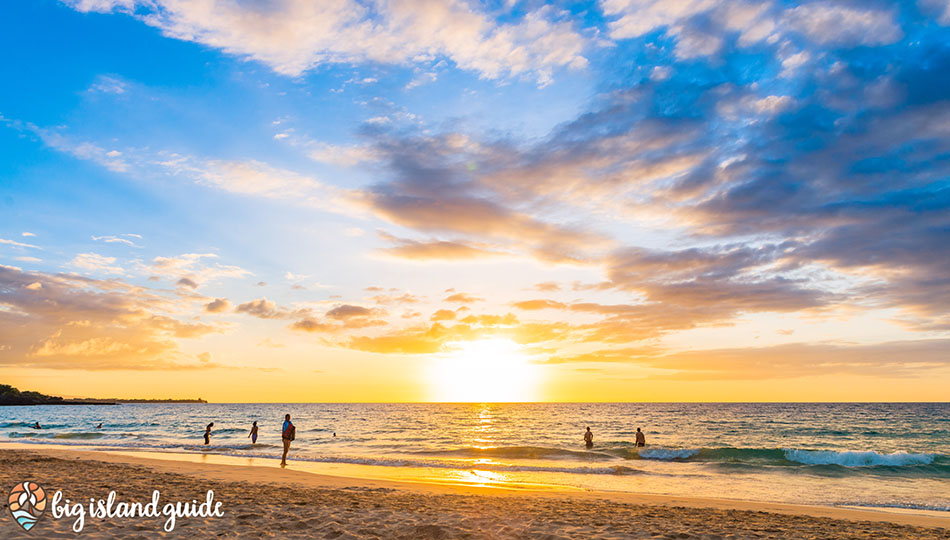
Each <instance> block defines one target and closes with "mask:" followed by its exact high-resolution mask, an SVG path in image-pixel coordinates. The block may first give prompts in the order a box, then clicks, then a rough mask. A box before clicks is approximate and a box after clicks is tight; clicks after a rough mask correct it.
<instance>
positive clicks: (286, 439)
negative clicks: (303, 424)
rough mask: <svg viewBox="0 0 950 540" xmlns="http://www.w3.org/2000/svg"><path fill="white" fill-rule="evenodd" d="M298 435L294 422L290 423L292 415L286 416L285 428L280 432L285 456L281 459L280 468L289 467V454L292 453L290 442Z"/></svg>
mask: <svg viewBox="0 0 950 540" xmlns="http://www.w3.org/2000/svg"><path fill="white" fill-rule="evenodd" d="M296 435H297V428H296V427H294V424H293V422H291V421H290V415H289V414H287V415H284V427H283V429H281V431H280V439H281V441H283V443H284V455H283V456H281V458H280V466H281V467H286V466H287V452H289V451H290V441H292V440H294V438H295V437H296Z"/></svg>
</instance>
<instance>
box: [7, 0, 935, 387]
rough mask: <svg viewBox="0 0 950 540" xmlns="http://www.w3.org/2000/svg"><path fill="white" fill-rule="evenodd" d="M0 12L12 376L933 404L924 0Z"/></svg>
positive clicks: (255, 3) (931, 177)
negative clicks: (893, 0)
mask: <svg viewBox="0 0 950 540" xmlns="http://www.w3.org/2000/svg"><path fill="white" fill-rule="evenodd" d="M0 9H2V16H0V48H2V50H3V51H5V52H6V54H4V55H2V56H0V77H2V79H0V80H2V81H3V82H4V84H2V85H0V381H2V382H4V383H7V384H13V385H14V386H17V387H19V388H21V389H24V390H26V389H30V390H37V391H41V392H46V393H51V394H56V395H64V396H89V397H134V398H169V397H170V398H192V397H199V396H200V397H202V398H204V399H208V400H211V401H219V402H311V401H312V402H324V401H351V402H370V401H371V402H378V401H433V400H434V401H535V400H540V401H944V400H946V399H947V397H948V394H947V391H946V389H947V388H948V387H950V272H948V268H950V4H948V3H947V2H946V1H945V0H919V1H917V2H900V3H897V2H882V1H875V0H863V1H860V2H857V1H855V2H849V1H839V0H816V1H809V2H801V3H794V2H783V1H778V0H769V1H742V0H735V1H725V0H721V1H720V0H655V1H654V0H598V1H592V2H557V3H543V2H536V1H517V0H505V1H488V2H481V3H468V2H464V1H462V0H387V1H374V0H361V1H355V0H337V1H333V2H319V1H313V0H230V1H228V0H62V1H58V2H57V1H52V0H37V1H31V2H6V3H4V4H3V6H2V8H0Z"/></svg>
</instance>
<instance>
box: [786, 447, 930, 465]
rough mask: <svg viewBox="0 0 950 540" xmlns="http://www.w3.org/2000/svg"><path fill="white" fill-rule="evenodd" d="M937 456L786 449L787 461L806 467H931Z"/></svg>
mask: <svg viewBox="0 0 950 540" xmlns="http://www.w3.org/2000/svg"><path fill="white" fill-rule="evenodd" d="M936 457H937V456H936V454H908V453H907V452H894V453H893V454H879V453H877V452H873V451H866V452H853V451H847V452H836V451H834V450H794V449H788V448H786V449H785V459H787V460H789V461H795V462H797V463H804V464H806V465H841V466H842V467H904V466H907V465H930V464H931V463H933V461H934V459H935V458H936Z"/></svg>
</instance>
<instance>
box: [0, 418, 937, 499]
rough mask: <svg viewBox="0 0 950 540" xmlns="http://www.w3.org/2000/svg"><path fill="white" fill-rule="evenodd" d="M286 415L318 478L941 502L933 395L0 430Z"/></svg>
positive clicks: (140, 430)
mask: <svg viewBox="0 0 950 540" xmlns="http://www.w3.org/2000/svg"><path fill="white" fill-rule="evenodd" d="M285 413H290V414H291V415H292V416H293V422H294V424H295V425H296V427H297V439H296V440H295V441H294V443H293V447H292V452H291V459H292V460H294V462H295V463H297V464H305V463H309V464H323V466H324V468H325V470H326V471H329V472H331V473H333V472H334V471H343V473H345V474H350V473H351V472H352V470H357V469H352V468H351V469H352V470H351V471H350V472H346V471H347V470H348V469H346V467H347V466H359V467H358V471H361V472H360V473H359V474H364V475H370V476H373V477H380V478H417V479H420V478H421V479H428V480H435V481H455V482H465V483H473V484H485V485H506V486H514V487H517V486H528V485H531V486H538V485H542V486H560V487H566V488H579V489H597V490H609V491H624V492H635V493H650V494H665V495H680V496H693V497H718V498H727V499H741V500H752V501H765V502H781V503H795V504H815V505H829V506H859V507H875V508H895V509H914V510H926V511H936V512H950V404H948V403H891V404H887V403H874V404H858V403H825V404H818V403H816V404H811V403H808V404H802V403H794V404H793V403H788V404H781V403H775V404H772V403H769V404H766V403H735V404H722V403H716V404H712V403H647V404H637V403H523V404H517V403H501V404H468V403H465V404H422V403H419V404H339V403H328V404H320V403H307V404H299V403H294V404H127V405H117V406H37V407H4V408H2V416H0V437H2V438H3V439H4V440H7V441H9V442H17V443H30V444H56V445H71V446H73V445H80V446H93V447H96V448H105V449H112V450H134V451H149V452H165V453H175V454H182V453H184V454H201V455H209V454H210V455H223V456H235V457H241V458H255V462H258V463H266V464H273V463H276V460H278V459H279V458H280V448H281V442H280V427H281V422H282V420H283V416H284V414H285ZM255 420H256V421H257V422H258V425H259V426H260V438H259V440H258V443H257V444H256V445H251V442H250V439H248V438H247V434H248V430H249V429H250V427H251V422H252V421H255ZM212 421H213V422H214V423H215V426H214V428H213V436H212V439H211V445H209V446H204V445H203V437H202V434H203V432H204V428H205V425H206V424H207V423H208V422H212ZM35 422H40V424H41V425H42V426H43V427H44V429H42V430H35V429H32V428H31V426H32V425H33V424H34V423H35ZM100 422H101V423H102V424H103V428H102V429H101V430H100V429H95V426H96V425H97V424H99V423H100ZM588 426H590V428H591V430H592V431H593V433H594V447H593V448H591V449H587V448H585V447H584V443H583V434H584V430H585V428H586V427H588ZM637 427H639V428H641V429H642V430H643V431H644V433H645V434H646V442H647V446H646V447H644V448H639V449H638V448H636V447H635V446H634V445H633V440H634V433H635V432H636V428H637ZM334 433H335V434H336V436H335V437H334V435H333V434H334ZM258 458H259V460H264V461H258ZM267 460H274V461H267ZM317 470H318V472H319V471H320V469H319V468H318V469H317ZM326 471H325V472H326Z"/></svg>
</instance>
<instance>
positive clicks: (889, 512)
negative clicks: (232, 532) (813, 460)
mask: <svg viewBox="0 0 950 540" xmlns="http://www.w3.org/2000/svg"><path fill="white" fill-rule="evenodd" d="M0 450H3V451H5V452H0V454H7V453H17V454H19V453H23V454H33V455H36V456H40V457H43V458H54V459H60V460H68V461H73V462H83V463H90V462H97V463H100V464H102V463H104V464H108V465H112V466H116V467H123V466H134V467H144V468H146V469H148V470H150V471H152V472H154V473H163V474H164V473H170V474H176V475H183V476H186V477H191V478H193V479H195V480H200V481H214V482H225V483H239V482H253V483H255V484H266V485H269V486H274V487H277V486H294V487H298V488H306V489H323V490H351V489H358V490H393V491H397V492H401V493H406V494H413V495H416V496H441V495H473V496H487V497H492V498H498V497H501V498H510V497H517V498H535V499H547V500H552V499H553V500H570V501H573V502H594V501H597V502H609V503H616V504H623V505H638V506H643V505H645V506H648V507H663V508H691V509H700V510H702V509H705V510H716V511H741V512H766V513H770V514H777V515H786V516H788V515H791V516H808V517H811V518H823V519H833V520H846V521H850V522H875V523H891V524H898V525H906V526H915V527H927V528H942V529H946V530H950V512H947V513H944V512H935V511H926V510H915V509H901V508H866V507H846V506H809V505H798V504H788V503H772V502H758V501H744V500H736V499H727V498H716V497H682V496H669V495H653V494H646V493H642V494H641V493H629V492H615V491H594V490H582V489H578V488H570V487H566V486H559V485H542V484H537V485H523V484H512V485H504V484H486V483H479V482H478V481H477V479H476V480H470V481H456V482H452V481H445V480H438V479H427V478H424V477H416V478H411V479H407V478H395V477H394V476H395V475H384V474H380V473H379V471H372V469H373V467H371V466H339V465H337V464H334V465H329V464H320V463H316V464H315V463H312V462H304V461H289V462H288V467H287V468H286V469H282V468H280V467H279V466H278V465H277V464H276V463H274V464H271V463H269V462H270V461H271V460H268V459H266V458H239V457H234V456H220V455H211V454H184V453H181V454H175V453H165V452H147V451H145V452H143V451H124V450H123V451H115V450H111V449H96V448H95V446H94V445H90V446H88V447H79V448H75V447H62V446H56V445H55V444H23V443H6V442H3V443H0ZM377 469H378V467H377ZM387 472H388V471H387ZM942 514H946V515H942Z"/></svg>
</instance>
